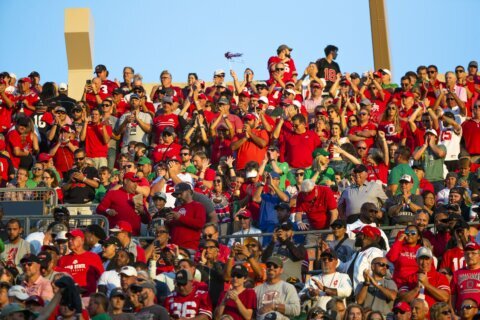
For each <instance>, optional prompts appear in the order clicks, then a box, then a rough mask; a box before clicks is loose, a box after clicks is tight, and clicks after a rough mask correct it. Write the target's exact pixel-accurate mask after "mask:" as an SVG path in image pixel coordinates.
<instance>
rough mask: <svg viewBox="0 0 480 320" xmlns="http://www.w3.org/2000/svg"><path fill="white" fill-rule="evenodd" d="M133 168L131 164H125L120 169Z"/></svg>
mask: <svg viewBox="0 0 480 320" xmlns="http://www.w3.org/2000/svg"><path fill="white" fill-rule="evenodd" d="M132 167H133V164H127V165H124V166H123V167H122V169H131V168H132Z"/></svg>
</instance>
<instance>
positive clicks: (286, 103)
mask: <svg viewBox="0 0 480 320" xmlns="http://www.w3.org/2000/svg"><path fill="white" fill-rule="evenodd" d="M282 104H283V105H290V104H293V101H292V100H290V99H283V100H282Z"/></svg>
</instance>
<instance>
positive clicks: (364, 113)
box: [358, 112, 368, 116]
mask: <svg viewBox="0 0 480 320" xmlns="http://www.w3.org/2000/svg"><path fill="white" fill-rule="evenodd" d="M367 114H368V113H366V112H360V113H359V114H358V115H360V116H366V115H367Z"/></svg>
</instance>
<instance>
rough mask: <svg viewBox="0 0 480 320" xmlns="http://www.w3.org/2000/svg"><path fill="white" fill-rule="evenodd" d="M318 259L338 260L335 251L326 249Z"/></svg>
mask: <svg viewBox="0 0 480 320" xmlns="http://www.w3.org/2000/svg"><path fill="white" fill-rule="evenodd" d="M320 257H332V258H335V259H338V256H337V253H336V252H335V250H332V249H327V250H325V251H323V252H322V253H321V254H320Z"/></svg>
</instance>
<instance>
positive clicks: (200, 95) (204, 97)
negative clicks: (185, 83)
mask: <svg viewBox="0 0 480 320" xmlns="http://www.w3.org/2000/svg"><path fill="white" fill-rule="evenodd" d="M198 99H202V100H207V96H206V95H205V93H200V94H199V95H198Z"/></svg>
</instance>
